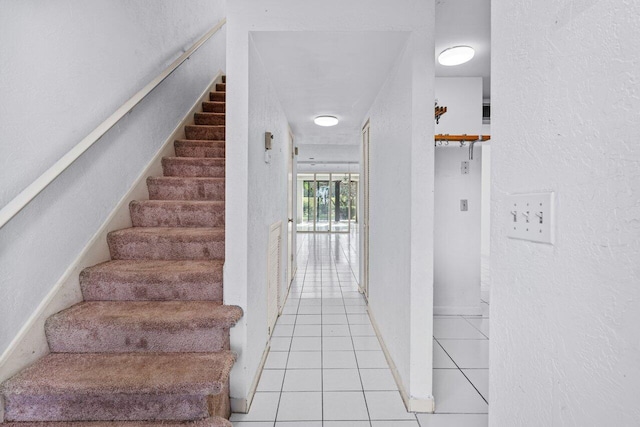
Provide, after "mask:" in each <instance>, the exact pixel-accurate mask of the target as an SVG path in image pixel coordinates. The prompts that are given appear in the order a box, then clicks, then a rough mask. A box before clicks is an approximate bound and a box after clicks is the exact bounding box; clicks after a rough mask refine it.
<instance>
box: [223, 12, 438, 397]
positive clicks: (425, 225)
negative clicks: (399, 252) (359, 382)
mask: <svg viewBox="0 0 640 427" xmlns="http://www.w3.org/2000/svg"><path fill="white" fill-rule="evenodd" d="M227 7H228V20H229V21H228V22H229V32H228V46H227V53H228V55H227V63H228V67H227V71H228V74H229V76H230V84H229V87H228V91H227V96H228V98H227V113H228V117H229V120H228V121H227V141H228V145H227V146H228V149H227V199H226V202H227V213H228V215H227V226H228V228H229V229H230V230H234V232H233V237H232V238H231V237H230V238H228V239H227V246H226V259H227V261H226V268H225V283H227V284H229V283H233V284H234V285H233V286H234V289H231V287H230V286H229V289H228V288H227V287H225V298H226V300H227V302H230V303H236V304H240V305H241V306H245V307H246V306H247V302H248V294H251V293H252V292H253V288H254V286H256V284H254V283H252V282H251V281H249V280H248V277H249V275H250V274H251V273H250V271H251V270H253V269H254V268H256V267H254V262H255V260H254V259H250V258H249V257H248V254H249V244H250V242H251V240H250V239H251V238H252V236H251V235H250V234H248V232H247V224H248V223H249V221H250V217H251V216H253V215H254V213H253V212H254V209H255V205H253V204H252V205H249V204H248V203H247V200H249V198H248V196H249V182H250V176H251V175H252V174H253V173H254V171H253V170H252V168H251V165H250V161H249V156H250V150H249V145H248V143H249V142H251V141H250V138H249V133H248V131H249V123H250V120H249V83H248V82H249V56H250V55H249V50H250V48H249V32H250V31H256V32H257V31H414V35H413V36H412V44H411V50H410V52H411V59H410V60H411V62H412V67H413V70H414V72H413V73H412V74H411V77H410V79H411V81H410V82H409V84H410V85H412V88H413V90H415V91H416V93H420V96H419V97H412V98H410V102H411V103H412V107H413V109H412V115H413V116H412V118H413V119H414V120H412V121H411V123H410V127H411V138H412V142H411V144H410V149H411V150H412V154H413V157H412V158H413V159H418V158H420V159H427V161H426V163H425V162H421V163H420V164H421V165H422V166H418V165H417V164H415V166H414V165H412V166H411V167H410V168H409V169H410V170H411V182H413V183H418V182H420V183H425V182H426V183H427V184H426V188H427V193H426V194H425V193H424V192H422V193H421V192H420V191H419V190H418V188H417V187H418V186H417V185H414V186H412V187H411V192H412V195H413V196H415V197H412V198H411V200H413V201H414V202H412V203H411V204H409V205H407V206H405V208H406V209H410V210H411V212H412V217H411V222H412V229H413V230H414V231H416V234H415V236H416V237H415V238H414V237H412V240H411V242H410V245H411V248H412V252H411V255H412V256H415V257H416V258H415V259H416V262H414V263H412V265H411V269H412V275H411V277H412V282H411V284H410V285H408V287H409V288H411V290H412V292H413V293H412V298H411V300H410V306H409V307H406V306H403V307H401V308H399V309H402V310H404V311H406V310H408V311H409V312H410V313H411V316H412V317H411V321H410V322H409V323H408V324H404V325H403V327H404V328H406V329H408V330H409V331H410V334H411V343H412V346H413V343H414V342H415V346H413V347H409V346H405V347H403V348H402V349H398V350H395V351H396V353H397V354H400V353H401V352H402V351H404V352H405V353H407V352H408V353H409V354H411V358H410V362H409V363H410V364H411V367H410V368H411V372H412V375H411V378H412V382H411V386H410V387H408V389H409V390H411V395H412V397H414V398H416V399H418V400H419V399H423V398H424V399H429V398H430V395H431V340H430V339H429V336H430V335H431V329H432V320H431V315H432V313H431V307H432V299H431V293H432V283H431V265H429V263H426V264H425V263H424V262H423V261H422V260H424V259H431V257H432V254H430V249H429V248H430V247H431V245H430V244H424V243H425V242H424V241H422V240H421V239H427V240H428V241H430V236H431V234H432V222H431V214H430V211H429V209H428V199H429V197H431V196H432V192H431V189H432V185H433V184H432V180H433V169H432V163H433V160H432V154H430V151H429V150H430V149H429V148H427V147H426V146H425V145H424V143H422V144H421V145H418V144H417V140H418V139H420V138H421V141H422V142H424V140H425V139H427V140H428V139H429V137H428V135H429V134H431V133H432V132H431V131H432V129H430V128H429V124H428V123H427V124H424V123H423V122H424V120H423V118H424V117H428V115H429V114H432V112H431V111H432V110H431V108H432V107H433V105H432V104H431V102H432V101H431V100H430V99H433V97H432V96H427V99H429V101H428V102H427V101H425V95H424V94H428V93H433V89H432V87H431V80H430V79H428V78H426V77H425V76H429V75H433V27H434V23H433V16H434V2H433V0H429V1H417V0H400V1H398V0H377V1H375V2H372V1H370V0H353V1H350V2H348V3H345V2H344V1H342V0H327V1H325V2H324V3H323V7H322V8H318V7H317V5H315V4H312V3H306V2H300V1H298V0H265V1H261V2H260V5H259V7H258V5H257V3H256V2H255V1H251V0H236V1H233V2H230V3H229V4H228V5H227ZM337 11H338V12H337ZM423 103H425V106H424V108H423V105H422V104H423ZM418 116H419V117H420V120H418V119H417V117H418ZM416 163H418V162H416ZM423 188H424V187H423ZM266 203H281V202H280V201H278V200H271V201H267V202H266ZM283 205H284V204H283ZM425 212H426V213H425ZM418 213H420V214H421V215H422V216H423V217H420V219H418V218H419V215H418ZM424 215H426V222H425V219H424ZM414 223H416V224H415V226H414ZM417 223H420V224H417ZM230 236H231V235H230ZM412 236H413V235H412ZM417 260H420V262H419V263H418V262H417ZM257 270H258V271H260V272H261V270H260V268H259V267H257ZM425 278H426V279H425ZM414 288H415V289H414ZM413 316H416V318H413ZM394 317H395V314H394ZM423 318H424V319H423ZM423 320H424V321H423ZM251 321H252V320H251V318H250V319H249V322H251ZM257 321H260V320H259V319H258V320H257ZM384 321H385V322H386V321H387V320H386V319H384ZM236 329H237V330H236V331H235V332H233V333H232V341H233V345H234V346H236V347H237V348H245V346H246V345H247V343H246V339H247V335H246V331H245V332H242V331H241V329H238V328H236ZM395 332H396V331H393V333H395ZM256 351H258V349H252V350H251V352H256ZM244 355H245V356H244V357H245V359H244V360H241V361H240V363H239V364H237V365H236V368H234V372H233V377H232V391H231V394H232V398H234V399H235V400H236V401H239V400H242V399H246V398H247V397H248V396H249V392H250V390H249V387H250V379H251V378H253V376H254V375H255V370H254V368H253V367H250V366H249V365H248V364H247V363H246V361H247V360H256V356H254V355H253V354H252V355H249V352H248V351H245V352H244ZM414 372H415V373H416V375H413V373H414Z"/></svg>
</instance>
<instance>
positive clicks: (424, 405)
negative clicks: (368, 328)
mask: <svg viewBox="0 0 640 427" xmlns="http://www.w3.org/2000/svg"><path fill="white" fill-rule="evenodd" d="M367 312H368V313H369V318H370V319H371V325H372V326H373V330H374V331H375V333H376V336H377V337H378V341H380V347H382V352H383V353H384V357H385V359H387V363H388V364H389V368H390V369H391V374H392V375H393V379H394V380H395V381H396V385H397V386H398V390H399V391H400V396H402V401H403V402H404V406H405V408H407V411H408V412H421V413H429V414H430V413H433V412H434V411H435V400H434V398H433V396H429V397H428V398H424V399H416V398H413V397H411V396H409V393H407V389H406V387H405V385H404V383H403V382H402V377H401V376H400V373H399V372H398V368H397V367H396V364H395V362H394V361H393V358H392V357H391V353H389V349H388V348H387V345H386V344H385V342H384V339H383V338H382V334H381V333H380V329H379V328H378V323H377V322H376V318H375V316H374V315H373V312H372V311H371V306H367Z"/></svg>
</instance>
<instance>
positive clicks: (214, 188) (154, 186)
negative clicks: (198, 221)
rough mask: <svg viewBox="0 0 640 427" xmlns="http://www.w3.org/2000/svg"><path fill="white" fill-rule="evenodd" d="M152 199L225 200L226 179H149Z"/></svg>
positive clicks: (150, 197) (148, 185)
mask: <svg viewBox="0 0 640 427" xmlns="http://www.w3.org/2000/svg"><path fill="white" fill-rule="evenodd" d="M147 187H148V188H149V199H151V200H214V201H224V193H225V188H224V181H223V180H219V181H215V182H197V181H191V182H184V183H168V182H166V181H165V182H162V181H153V180H149V181H147Z"/></svg>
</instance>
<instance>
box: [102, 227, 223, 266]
mask: <svg viewBox="0 0 640 427" xmlns="http://www.w3.org/2000/svg"><path fill="white" fill-rule="evenodd" d="M107 242H108V243H109V250H110V251H111V258H112V259H114V260H117V259H148V260H198V259H200V260H204V259H224V229H223V228H186V227H175V228H174V227H133V228H125V229H122V230H117V231H112V232H110V233H109V234H108V235H107Z"/></svg>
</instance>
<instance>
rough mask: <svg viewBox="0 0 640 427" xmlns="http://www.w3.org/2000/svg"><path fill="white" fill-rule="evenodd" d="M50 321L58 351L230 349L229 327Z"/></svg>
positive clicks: (54, 347)
mask: <svg viewBox="0 0 640 427" xmlns="http://www.w3.org/2000/svg"><path fill="white" fill-rule="evenodd" d="M55 323H56V324H55V325H51V324H50V323H47V324H46V326H45V331H46V335H47V341H48V342H49V348H50V350H51V351H52V352H55V353H136V352H187V353H212V352H216V351H223V350H229V329H227V328H214V327H206V328H205V327H202V328H199V329H194V328H191V327H184V328H175V327H174V328H173V329H171V326H173V325H169V326H167V325H162V326H154V325H145V324H144V323H140V324H136V325H130V326H129V327H128V328H125V327H124V326H122V327H120V326H119V325H113V324H111V323H110V322H107V321H105V322H104V323H102V324H95V325H79V324H73V323H69V324H65V323H63V322H59V321H58V322H55Z"/></svg>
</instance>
